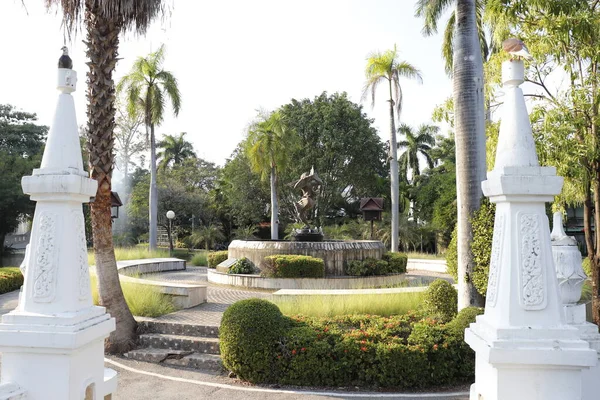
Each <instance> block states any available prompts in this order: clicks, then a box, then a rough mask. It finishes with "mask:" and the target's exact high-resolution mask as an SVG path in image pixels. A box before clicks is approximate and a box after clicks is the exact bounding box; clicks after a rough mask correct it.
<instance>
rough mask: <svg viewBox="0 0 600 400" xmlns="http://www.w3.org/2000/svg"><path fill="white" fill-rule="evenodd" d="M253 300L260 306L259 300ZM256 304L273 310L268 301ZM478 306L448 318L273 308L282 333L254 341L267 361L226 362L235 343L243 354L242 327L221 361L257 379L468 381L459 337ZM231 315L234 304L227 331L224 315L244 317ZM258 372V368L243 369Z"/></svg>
mask: <svg viewBox="0 0 600 400" xmlns="http://www.w3.org/2000/svg"><path fill="white" fill-rule="evenodd" d="M252 301H253V302H254V303H253V304H254V305H255V306H258V307H261V306H260V302H261V300H256V299H253V300H252ZM262 302H264V304H265V305H264V306H265V307H267V308H269V309H272V307H273V305H272V304H270V303H268V302H265V301H262ZM238 309H241V308H238ZM228 311H229V310H228ZM479 312H480V310H479V309H466V310H463V311H462V312H461V313H459V315H458V316H457V317H456V318H454V319H453V320H452V321H451V322H449V323H447V324H443V323H441V322H439V321H437V320H434V319H423V318H422V316H421V315H419V314H417V313H414V312H411V313H408V314H406V315H402V316H392V317H378V316H372V315H358V316H343V317H335V318H307V317H301V316H299V317H295V318H291V319H290V318H287V317H284V316H282V315H281V313H275V314H277V315H274V316H273V321H270V323H273V324H275V325H277V326H278V327H279V329H280V330H279V331H280V332H281V333H280V334H279V335H278V337H277V338H276V339H273V338H271V339H269V340H268V341H265V342H264V343H262V344H261V347H260V348H261V350H260V351H261V354H262V355H266V354H268V355H269V358H268V359H264V357H263V358H261V365H257V366H253V365H252V362H251V360H252V359H253V358H252V356H249V357H248V359H247V360H239V359H236V360H235V361H236V362H235V363H234V362H231V360H232V357H231V355H232V354H233V353H232V352H233V351H234V350H235V349H237V350H236V351H238V353H237V354H241V353H240V352H239V350H240V349H238V347H241V346H242V345H243V343H245V341H244V337H243V336H244V335H245V333H244V332H243V331H242V332H239V333H238V335H236V336H233V335H229V336H228V337H222V338H221V343H223V345H224V346H223V347H222V354H223V361H224V365H225V367H227V368H229V369H230V370H232V371H233V372H234V373H236V374H238V376H240V377H241V378H242V379H246V380H249V381H251V382H255V383H258V382H275V383H279V384H293V385H310V386H336V387H337V386H349V385H352V386H362V387H394V388H404V389H408V388H420V387H432V386H436V385H443V384H449V383H452V384H455V383H462V382H468V381H472V380H473V374H474V362H475V355H474V353H473V351H472V350H471V349H470V348H469V346H468V345H467V344H466V343H464V341H463V335H464V329H465V328H466V326H468V324H469V323H470V322H473V321H474V317H475V315H476V314H477V313H479ZM234 313H235V309H234V312H232V313H231V315H227V314H229V313H228V312H227V311H226V313H225V314H226V315H227V318H226V316H224V317H223V324H222V327H221V329H222V330H223V329H225V331H227V330H228V327H227V325H228V324H229V323H230V322H229V321H236V320H237V318H238V317H239V318H243V319H244V320H247V319H248V318H249V316H248V315H243V316H236V315H233V314H234ZM271 314H273V313H271ZM256 315H258V313H256ZM250 318H251V317H250ZM238 343H239V346H238ZM239 362H242V363H245V366H246V369H245V370H244V371H240V370H238V369H237V368H236V366H237V365H239ZM248 362H249V363H248ZM254 367H255V368H254ZM258 370H260V371H264V373H262V374H254V373H253V372H249V371H258ZM240 372H241V373H240Z"/></svg>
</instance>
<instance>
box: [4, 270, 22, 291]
mask: <svg viewBox="0 0 600 400" xmlns="http://www.w3.org/2000/svg"><path fill="white" fill-rule="evenodd" d="M21 286H23V275H22V274H21V270H20V269H19V268H17V267H4V268H0V294H2V293H8V292H12V291H13V290H18V289H19V288H20V287H21Z"/></svg>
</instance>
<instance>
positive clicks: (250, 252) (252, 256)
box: [228, 240, 386, 276]
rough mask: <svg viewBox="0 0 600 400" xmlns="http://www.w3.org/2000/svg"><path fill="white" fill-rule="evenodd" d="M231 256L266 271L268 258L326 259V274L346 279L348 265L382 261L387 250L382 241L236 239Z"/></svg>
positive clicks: (324, 260)
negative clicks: (367, 260) (349, 262)
mask: <svg viewBox="0 0 600 400" xmlns="http://www.w3.org/2000/svg"><path fill="white" fill-rule="evenodd" d="M228 251H229V253H228V256H229V258H230V259H232V258H242V257H246V258H248V259H249V260H250V261H252V262H253V263H254V265H255V266H256V267H257V268H258V269H260V270H262V269H263V266H264V260H265V257H268V256H272V255H275V254H299V255H304V256H311V257H317V258H321V259H323V262H324V263H325V275H327V276H343V275H345V274H344V265H345V264H346V263H347V262H348V261H352V260H364V259H365V258H375V259H378V260H379V259H381V257H383V254H384V253H385V251H386V249H385V246H384V245H383V243H382V242H380V241H378V240H326V241H323V242H288V241H283V240H281V241H278V240H234V241H233V242H231V244H230V245H229V250H228Z"/></svg>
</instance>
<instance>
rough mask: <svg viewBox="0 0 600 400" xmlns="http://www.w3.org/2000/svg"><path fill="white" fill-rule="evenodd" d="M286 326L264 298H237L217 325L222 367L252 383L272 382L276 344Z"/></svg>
mask: <svg viewBox="0 0 600 400" xmlns="http://www.w3.org/2000/svg"><path fill="white" fill-rule="evenodd" d="M286 325H287V323H286V320H285V318H284V317H283V315H282V314H281V312H280V311H279V309H278V308H277V306H275V305H274V304H272V303H270V302H268V301H266V300H261V299H248V300H241V301H238V302H236V303H235V304H233V305H232V306H230V307H229V308H227V309H226V310H225V312H224V313H223V319H222V322H221V327H220V328H219V341H220V349H221V359H222V360H223V365H224V366H225V368H227V369H229V370H230V371H233V372H234V373H235V374H236V375H237V376H238V377H240V378H242V379H245V380H248V381H250V382H253V383H261V382H271V381H274V380H275V378H276V376H277V369H276V368H275V361H276V351H277V343H278V342H280V340H281V337H282V336H283V334H284V332H285V328H286Z"/></svg>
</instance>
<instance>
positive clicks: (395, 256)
mask: <svg viewBox="0 0 600 400" xmlns="http://www.w3.org/2000/svg"><path fill="white" fill-rule="evenodd" d="M383 260H384V261H387V263H388V264H389V268H388V270H389V273H390V274H403V273H405V272H406V264H407V263H408V256H407V255H406V254H404V253H392V252H387V253H385V254H384V255H383Z"/></svg>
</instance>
